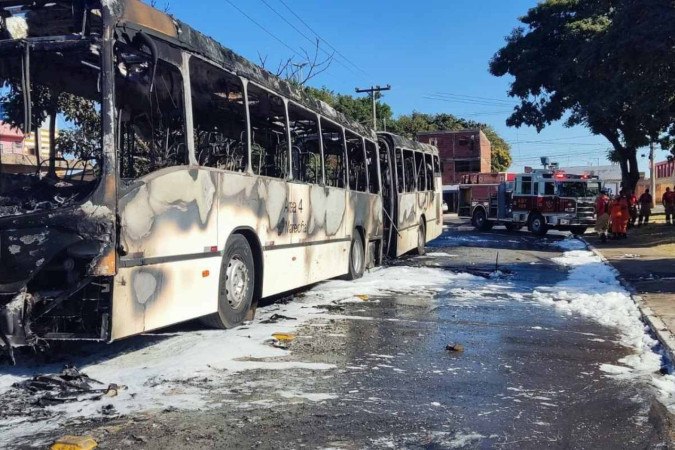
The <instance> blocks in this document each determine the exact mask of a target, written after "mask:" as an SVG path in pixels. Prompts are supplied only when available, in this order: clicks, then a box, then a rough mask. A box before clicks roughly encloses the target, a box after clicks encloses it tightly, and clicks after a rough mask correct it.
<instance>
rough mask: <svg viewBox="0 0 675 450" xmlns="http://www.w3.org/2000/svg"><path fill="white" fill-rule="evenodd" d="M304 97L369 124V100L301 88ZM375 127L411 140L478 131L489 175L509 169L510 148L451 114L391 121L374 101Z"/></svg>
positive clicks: (492, 134)
mask: <svg viewBox="0 0 675 450" xmlns="http://www.w3.org/2000/svg"><path fill="white" fill-rule="evenodd" d="M305 90H306V92H307V93H308V94H310V95H312V96H314V97H315V98H318V99H319V100H323V101H324V102H326V103H328V104H329V105H331V106H332V107H333V108H335V109H336V110H337V111H339V112H341V113H343V114H345V115H346V116H348V117H350V118H352V119H354V120H356V121H357V122H360V123H363V124H369V123H371V122H372V103H371V99H370V98H369V97H353V96H351V95H346V94H336V93H335V92H333V91H331V90H329V89H327V88H321V89H317V88H313V87H305ZM376 98H377V99H378V100H377V103H376V108H377V119H378V127H379V128H380V129H383V128H385V125H386V129H387V130H388V131H391V132H393V133H397V134H400V135H402V136H406V137H408V138H411V139H414V138H415V137H416V136H417V133H419V132H422V131H441V130H448V131H457V130H463V129H466V128H480V129H481V130H482V131H483V132H484V133H485V135H486V136H487V138H488V140H489V141H490V144H491V145H492V158H491V160H492V171H494V172H502V171H504V170H506V169H508V167H509V166H510V165H511V147H510V146H509V144H508V143H507V142H506V141H505V140H504V139H502V138H501V137H500V136H499V134H497V132H496V131H495V130H494V129H493V128H492V127H490V126H489V125H486V124H483V123H479V122H474V121H471V120H466V119H462V118H459V117H456V116H453V115H452V114H446V113H440V114H425V113H420V112H413V113H411V114H408V115H401V116H399V117H398V118H396V119H394V118H393V111H392V109H391V107H390V106H389V105H388V104H387V103H385V102H384V101H382V97H381V96H378V97H376Z"/></svg>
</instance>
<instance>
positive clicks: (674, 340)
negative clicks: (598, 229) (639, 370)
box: [578, 236, 675, 363]
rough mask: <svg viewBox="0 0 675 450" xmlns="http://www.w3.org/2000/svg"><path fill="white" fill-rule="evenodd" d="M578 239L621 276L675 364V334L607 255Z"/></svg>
mask: <svg viewBox="0 0 675 450" xmlns="http://www.w3.org/2000/svg"><path fill="white" fill-rule="evenodd" d="M578 239H580V240H581V241H583V242H584V243H585V244H586V245H587V246H588V249H589V250H590V251H592V252H593V253H594V254H595V255H597V256H598V257H599V258H600V259H601V260H602V262H604V263H605V264H608V265H610V266H611V267H612V268H613V269H614V270H615V271H616V272H617V273H618V274H619V275H618V277H617V279H618V280H619V283H621V285H622V286H623V287H624V288H625V289H626V290H627V291H628V292H629V293H630V296H631V298H632V299H633V301H634V302H635V304H636V305H637V307H638V309H639V310H640V314H641V315H642V320H643V321H644V322H645V323H646V324H647V325H648V326H649V328H650V329H651V330H652V332H653V333H654V335H655V336H656V339H658V341H659V342H660V343H661V345H662V346H663V350H664V351H665V352H666V354H667V356H668V359H669V360H670V362H671V363H672V362H675V334H673V332H672V331H670V330H669V329H668V327H667V326H666V324H665V323H664V322H663V320H661V318H660V317H659V316H657V315H656V314H654V311H652V309H651V308H650V307H649V306H648V305H647V303H646V302H645V300H644V298H642V296H641V295H639V294H638V293H637V290H636V289H635V287H633V285H632V284H630V283H629V282H628V281H627V280H626V279H625V278H624V277H623V276H622V275H621V273H620V272H619V271H618V270H617V269H616V267H614V265H612V263H611V262H610V261H609V260H608V259H607V258H605V255H603V254H602V253H601V252H600V250H598V249H597V248H596V247H595V246H594V245H592V244H591V243H589V242H588V241H587V240H586V239H584V238H582V237H581V236H579V237H578Z"/></svg>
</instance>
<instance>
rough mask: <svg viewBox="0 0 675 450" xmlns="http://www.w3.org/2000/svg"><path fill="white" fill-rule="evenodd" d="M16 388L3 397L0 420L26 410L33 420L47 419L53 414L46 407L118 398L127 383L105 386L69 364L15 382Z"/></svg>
mask: <svg viewBox="0 0 675 450" xmlns="http://www.w3.org/2000/svg"><path fill="white" fill-rule="evenodd" d="M13 387H14V388H15V389H13V390H9V391H7V392H5V393H3V394H2V396H0V404H2V405H3V407H2V408H0V419H5V418H9V417H17V416H25V415H26V414H27V413H28V414H30V416H31V418H32V419H33V420H40V419H45V418H48V417H50V416H51V415H53V412H49V409H48V408H46V407H48V406H52V405H60V404H64V403H72V402H89V401H100V400H104V399H107V398H111V397H115V396H117V395H118V394H119V392H120V391H122V390H125V389H126V386H121V385H117V384H114V383H113V384H108V385H106V384H104V383H102V382H100V381H98V380H95V379H93V378H89V376H87V375H86V374H84V373H82V372H80V371H79V370H78V369H77V367H75V366H73V365H66V366H65V367H64V368H63V370H62V371H61V372H60V373H58V374H53V375H42V374H41V375H35V376H34V377H33V378H31V379H29V380H26V381H21V382H18V383H15V384H14V385H13ZM106 406H108V405H106ZM109 406H110V407H112V405H109ZM103 409H105V408H103ZM102 412H103V413H105V411H102Z"/></svg>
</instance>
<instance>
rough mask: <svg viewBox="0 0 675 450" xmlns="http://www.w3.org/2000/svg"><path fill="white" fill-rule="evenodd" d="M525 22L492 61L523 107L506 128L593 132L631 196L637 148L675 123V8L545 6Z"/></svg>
mask: <svg viewBox="0 0 675 450" xmlns="http://www.w3.org/2000/svg"><path fill="white" fill-rule="evenodd" d="M520 20H521V22H522V23H523V25H524V26H522V27H519V28H516V29H515V30H513V32H512V34H511V35H510V36H509V37H508V38H507V42H506V45H505V46H504V47H503V48H502V49H500V50H499V51H498V52H497V53H496V54H495V56H494V57H493V59H492V61H491V62H490V72H491V73H492V74H493V75H496V76H504V75H510V76H512V77H514V81H513V82H512V84H511V87H510V90H509V94H510V95H511V96H514V97H518V98H520V100H521V103H520V105H519V106H518V107H516V109H515V111H514V113H513V114H512V115H511V117H509V119H508V120H507V124H508V125H510V126H515V127H519V126H521V125H530V126H534V127H536V128H537V129H538V130H541V129H543V128H544V127H546V126H547V125H549V124H551V123H552V122H554V121H558V120H563V119H564V120H565V125H567V126H573V125H579V124H582V125H586V126H587V127H588V128H589V129H590V130H591V131H592V132H593V133H594V134H598V135H602V136H604V137H606V138H607V139H608V140H609V142H610V143H611V144H612V146H613V147H614V150H615V151H616V155H615V156H618V160H619V163H620V164H621V168H622V172H623V179H624V184H625V185H626V186H628V187H629V188H631V189H632V188H633V187H634V185H635V183H637V180H638V179H639V170H638V166H637V157H636V152H637V149H638V148H639V147H642V146H644V145H647V144H648V143H649V142H650V141H652V140H655V139H657V138H658V137H659V136H664V133H665V132H666V130H668V128H671V129H672V127H673V123H675V120H674V111H675V31H674V30H675V28H673V25H672V24H673V23H675V2H673V1H672V0H546V1H543V2H541V3H539V4H538V5H537V6H535V7H534V8H532V9H530V10H529V11H528V13H527V15H526V16H525V17H523V18H521V19H520ZM673 134H675V133H673ZM662 142H663V144H664V145H666V146H668V145H672V142H673V140H669V139H664V140H663V141H662Z"/></svg>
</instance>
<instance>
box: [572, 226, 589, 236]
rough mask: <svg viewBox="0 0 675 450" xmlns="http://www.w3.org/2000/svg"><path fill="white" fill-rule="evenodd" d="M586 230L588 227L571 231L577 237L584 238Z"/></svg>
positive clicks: (573, 228) (574, 228) (575, 228)
mask: <svg viewBox="0 0 675 450" xmlns="http://www.w3.org/2000/svg"><path fill="white" fill-rule="evenodd" d="M586 229H587V228H586V227H572V228H570V231H571V232H572V234H573V235H575V236H583V234H584V233H585V232H586Z"/></svg>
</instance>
